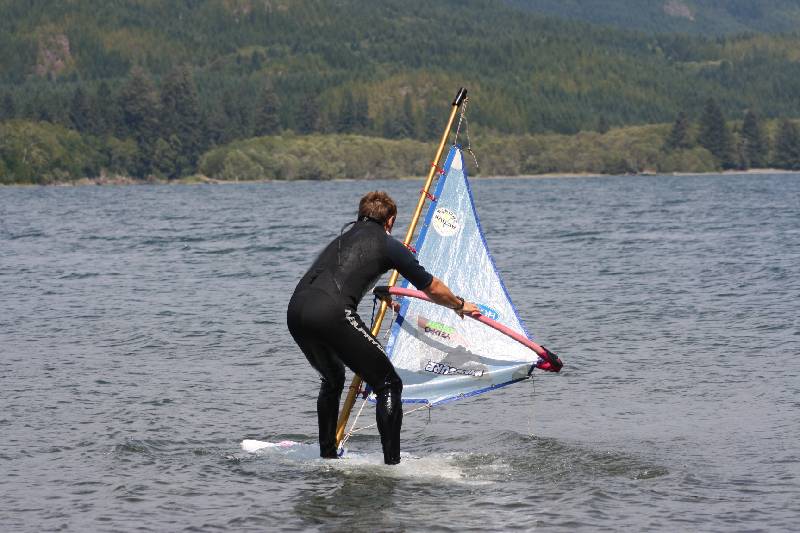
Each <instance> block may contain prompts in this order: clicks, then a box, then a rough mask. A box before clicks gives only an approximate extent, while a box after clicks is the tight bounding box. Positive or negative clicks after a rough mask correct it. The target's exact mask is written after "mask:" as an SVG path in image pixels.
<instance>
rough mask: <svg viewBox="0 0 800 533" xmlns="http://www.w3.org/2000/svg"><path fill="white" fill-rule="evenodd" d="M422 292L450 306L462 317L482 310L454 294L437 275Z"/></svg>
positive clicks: (440, 303)
mask: <svg viewBox="0 0 800 533" xmlns="http://www.w3.org/2000/svg"><path fill="white" fill-rule="evenodd" d="M422 292H424V293H425V295H426V296H427V297H428V298H430V299H431V300H432V301H434V302H435V303H437V304H439V305H443V306H445V307H449V308H450V309H452V310H453V311H455V312H456V313H457V314H458V316H460V317H461V318H464V315H465V314H466V315H471V314H472V313H476V312H480V310H479V309H478V306H476V305H475V304H474V303H472V302H467V301H465V300H464V299H463V298H460V297H458V296H456V295H455V294H453V291H451V290H450V288H449V287H448V286H447V285H445V284H444V282H442V280H440V279H439V278H437V277H436V276H433V281H431V282H430V283H429V284H428V286H427V287H425V288H424V289H422Z"/></svg>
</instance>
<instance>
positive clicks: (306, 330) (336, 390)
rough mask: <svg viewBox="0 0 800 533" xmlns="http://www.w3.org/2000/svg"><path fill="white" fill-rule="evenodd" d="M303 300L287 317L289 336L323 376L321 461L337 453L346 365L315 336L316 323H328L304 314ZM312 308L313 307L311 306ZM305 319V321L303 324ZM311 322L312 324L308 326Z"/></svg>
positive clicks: (319, 402) (319, 412)
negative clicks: (337, 425) (337, 426)
mask: <svg viewBox="0 0 800 533" xmlns="http://www.w3.org/2000/svg"><path fill="white" fill-rule="evenodd" d="M302 300H303V299H299V300H297V301H296V300H295V299H294V298H293V299H292V305H290V306H289V312H288V313H287V322H288V324H289V332H290V333H291V334H292V337H294V340H295V342H296V343H297V345H298V346H299V347H300V349H301V350H302V351H303V354H304V355H305V356H306V359H308V362H309V363H310V364H311V366H312V367H314V369H315V370H316V371H317V372H319V375H320V388H319V395H318V396H317V422H318V424H319V450H320V457H324V458H326V459H335V458H336V457H337V456H338V455H337V449H336V423H337V421H338V418H339V400H340V399H341V396H342V389H343V388H344V380H345V375H344V365H343V364H342V362H341V361H340V360H339V358H338V357H336V354H335V353H334V351H333V349H332V348H331V347H330V346H329V345H327V344H326V343H325V342H323V341H321V340H320V339H319V336H320V335H319V333H318V332H316V331H315V330H317V329H318V328H317V327H309V325H311V326H314V325H315V323H316V322H322V323H324V322H325V318H324V317H312V319H311V320H310V321H309V320H308V318H309V315H310V314H311V313H308V312H303V309H304V307H305V305H308V304H305V305H304V304H302V303H301V301H302ZM312 305H313V304H312ZM304 318H305V320H304ZM309 322H310V323H311V324H309Z"/></svg>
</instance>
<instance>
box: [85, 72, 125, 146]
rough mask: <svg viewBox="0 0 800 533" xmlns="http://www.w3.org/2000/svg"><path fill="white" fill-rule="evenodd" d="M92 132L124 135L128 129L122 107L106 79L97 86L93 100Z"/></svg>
mask: <svg viewBox="0 0 800 533" xmlns="http://www.w3.org/2000/svg"><path fill="white" fill-rule="evenodd" d="M91 109H92V121H91V125H90V127H91V132H92V133H94V134H95V135H116V136H119V137H124V136H125V135H124V132H125V131H126V130H127V128H126V127H125V124H124V120H123V117H122V108H121V107H120V104H119V102H118V101H117V100H116V98H114V95H113V94H112V92H111V88H110V87H109V86H108V83H106V81H105V80H103V81H101V82H100V84H99V85H98V86H97V90H96V91H95V93H94V96H93V98H92V101H91Z"/></svg>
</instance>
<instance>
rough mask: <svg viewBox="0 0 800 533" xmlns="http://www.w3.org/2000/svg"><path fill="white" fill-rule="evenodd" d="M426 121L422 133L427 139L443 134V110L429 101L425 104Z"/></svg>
mask: <svg viewBox="0 0 800 533" xmlns="http://www.w3.org/2000/svg"><path fill="white" fill-rule="evenodd" d="M424 113H425V115H424V116H425V119H424V120H425V123H424V126H423V128H422V133H423V136H424V138H425V139H438V138H439V136H440V135H441V134H442V120H443V118H442V116H443V113H442V110H441V109H440V108H439V107H438V106H436V105H434V104H432V103H430V102H428V103H427V104H426V105H425V112H424Z"/></svg>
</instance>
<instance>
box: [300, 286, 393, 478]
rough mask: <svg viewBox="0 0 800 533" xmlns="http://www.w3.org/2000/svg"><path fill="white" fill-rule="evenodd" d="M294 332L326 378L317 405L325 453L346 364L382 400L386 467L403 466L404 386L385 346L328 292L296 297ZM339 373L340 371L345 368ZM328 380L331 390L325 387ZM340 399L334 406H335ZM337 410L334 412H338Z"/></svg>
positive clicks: (379, 410) (380, 423) (380, 416)
mask: <svg viewBox="0 0 800 533" xmlns="http://www.w3.org/2000/svg"><path fill="white" fill-rule="evenodd" d="M287 321H288V325H289V331H290V332H291V333H292V336H293V337H294V339H295V341H296V342H297V344H298V345H299V346H300V349H302V350H303V353H304V354H306V357H307V358H308V360H309V362H310V363H311V365H312V366H313V367H314V368H316V369H317V371H318V372H319V373H320V375H322V377H323V389H325V393H324V394H323V389H321V390H320V396H319V399H318V402H317V413H318V416H319V420H320V453H321V455H322V456H323V457H326V456H328V455H327V454H330V452H331V447H333V448H334V452H333V453H334V454H335V446H336V445H335V442H334V443H333V444H330V438H329V435H330V433H329V431H330V430H329V427H328V424H329V423H331V421H332V423H331V425H332V426H333V433H334V437H333V440H334V441H335V427H336V421H335V419H334V417H332V416H331V413H335V415H334V416H335V417H338V408H339V395H340V394H341V390H342V388H343V386H344V371H343V369H342V372H341V374H339V373H338V371H335V368H334V367H336V363H338V365H341V363H342V362H343V363H344V364H345V365H347V366H348V367H349V368H350V369H351V370H352V371H353V372H355V373H356V374H358V375H359V376H361V377H362V378H363V379H364V381H366V382H367V384H369V386H370V387H372V389H373V390H374V391H375V393H376V394H377V395H378V407H377V409H376V415H375V416H376V418H377V422H378V431H379V432H380V434H381V444H382V446H383V451H384V462H385V463H387V464H397V463H399V462H400V428H401V426H402V422H403V410H402V405H401V401H400V397H401V394H402V390H403V384H402V381H401V380H400V377H399V376H398V375H397V372H395V370H394V367H393V366H392V363H391V361H389V358H388V357H387V356H386V353H385V352H384V351H383V347H381V345H380V343H379V342H378V341H377V340H376V339H375V337H373V336H372V335H371V334H370V332H369V330H368V329H367V327H366V326H365V325H364V322H363V321H362V320H361V318H360V317H359V316H358V314H357V313H355V312H354V311H352V310H351V309H343V308H342V307H341V306H340V305H339V304H337V303H336V302H335V301H334V300H333V299H332V298H330V297H329V296H328V295H327V294H326V293H325V292H322V291H318V290H313V289H309V290H307V291H303V292H302V293H300V294H295V295H294V296H293V297H292V301H291V302H290V304H289V310H288V313H287ZM336 368H341V367H340V366H338V367H336ZM326 380H327V381H328V383H329V384H328V385H326V383H325V382H326ZM334 397H335V400H334ZM334 404H335V407H334Z"/></svg>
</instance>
